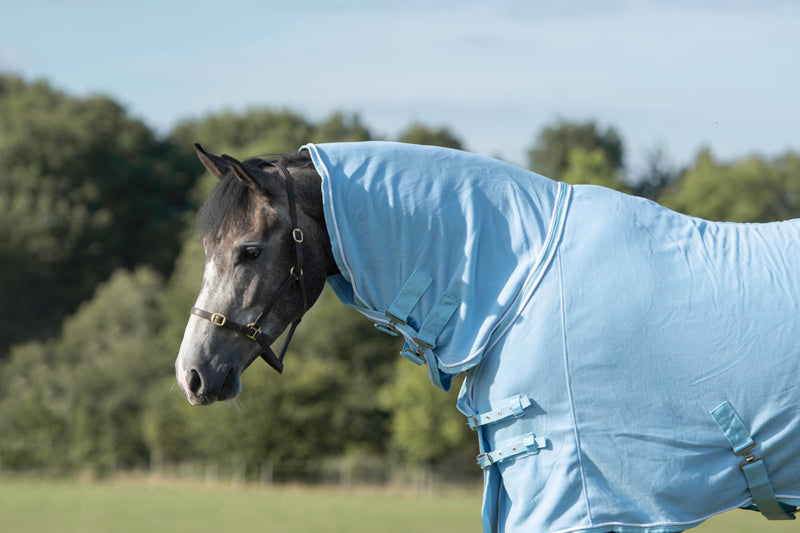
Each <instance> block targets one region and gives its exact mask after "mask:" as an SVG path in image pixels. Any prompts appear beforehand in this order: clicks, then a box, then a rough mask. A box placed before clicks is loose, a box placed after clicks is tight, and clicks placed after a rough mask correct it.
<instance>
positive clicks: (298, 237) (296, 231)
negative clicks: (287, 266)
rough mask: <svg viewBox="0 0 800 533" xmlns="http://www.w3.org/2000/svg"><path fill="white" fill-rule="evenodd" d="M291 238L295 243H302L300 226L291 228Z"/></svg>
mask: <svg viewBox="0 0 800 533" xmlns="http://www.w3.org/2000/svg"><path fill="white" fill-rule="evenodd" d="M292 239H294V242H296V243H297V244H302V242H303V239H304V235H303V230H301V229H300V228H294V229H293V230H292Z"/></svg>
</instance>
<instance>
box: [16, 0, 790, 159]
mask: <svg viewBox="0 0 800 533" xmlns="http://www.w3.org/2000/svg"><path fill="white" fill-rule="evenodd" d="M799 63H800V2H797V1H796V0H774V1H772V0H676V1H656V0H640V1H624V0H563V1H558V2H556V1H553V0H548V1H538V0H494V1H492V0H480V1H473V0H460V1H453V0H384V1H379V0H328V1H325V0H320V1H311V0H293V1H282V2H281V1H260V2H257V1H254V0H252V1H251V0H226V1H225V2H221V1H216V2H212V1H210V0H192V1H184V0H176V1H167V0H157V1H156V0H141V1H136V2H133V1H122V0H120V1H99V0H98V1H91V0H72V1H70V0H62V1H55V0H28V1H26V2H21V1H19V0H0V71H1V72H6V73H13V74H17V75H21V76H22V77H23V78H25V79H26V80H29V81H32V80H36V79H45V80H47V81H48V82H50V83H51V84H52V85H53V86H54V87H56V88H57V89H60V90H63V91H66V92H67V93H69V94H72V95H74V96H80V97H83V96H88V95H91V94H96V93H100V94H105V95H108V96H111V97H112V98H114V99H115V100H117V101H118V102H120V103H121V104H122V105H123V106H125V108H126V109H127V111H128V112H129V114H130V115H132V116H134V117H136V118H139V119H141V120H143V121H144V122H145V123H146V124H148V125H149V126H150V127H151V128H153V129H155V130H156V131H157V132H158V133H160V134H166V133H168V132H169V131H170V129H171V128H172V127H173V126H174V125H175V124H177V123H178V122H179V121H180V120H185V119H194V118H201V117H203V116H205V115H208V114H210V113H215V112H221V111H224V110H233V111H237V112H238V111H244V110H246V109H249V108H263V107H267V108H273V109H289V110H291V111H294V112H297V113H299V114H300V115H302V116H304V117H306V118H307V119H309V120H313V121H317V120H322V119H324V118H326V117H328V116H330V115H331V114H332V113H334V112H337V111H342V112H345V113H357V114H358V115H359V116H360V117H361V120H362V122H363V123H364V124H365V125H366V126H367V127H368V128H369V129H370V131H371V132H372V133H373V134H374V135H377V136H381V137H384V138H387V139H392V138H396V137H397V136H398V135H399V134H400V133H401V132H402V131H403V130H404V129H405V128H406V127H408V125H409V124H410V123H412V122H419V123H422V124H425V125H428V126H431V127H441V126H444V127H447V128H449V129H450V130H451V131H452V132H453V133H455V134H456V135H457V136H458V137H459V138H460V139H461V140H462V141H463V143H464V145H465V148H466V149H469V150H472V151H475V152H479V153H483V154H486V155H492V156H499V157H502V158H504V159H506V160H508V161H511V162H513V163H516V164H519V165H522V166H525V165H526V164H527V155H526V154H527V150H528V149H529V148H530V146H531V145H532V144H533V141H534V139H535V137H536V134H537V133H538V132H539V131H540V130H541V128H542V127H544V126H546V125H548V124H553V123H554V122H555V121H557V120H561V119H563V120H572V121H584V120H595V121H596V122H597V123H598V125H599V126H601V127H602V128H606V127H609V126H613V127H615V128H616V129H617V130H618V132H619V133H620V134H621V135H622V138H623V140H624V143H625V148H626V163H627V165H628V168H629V170H631V172H635V169H636V168H640V167H641V166H642V165H643V161H644V160H645V158H646V156H647V154H648V153H649V152H652V151H653V150H654V149H656V148H661V149H662V150H664V151H665V152H666V154H667V156H668V158H669V160H670V161H671V162H672V163H673V164H674V165H676V166H684V165H688V164H690V163H691V161H692V160H693V158H694V156H695V155H696V153H697V151H698V150H699V149H701V148H710V149H711V150H712V152H713V153H714V154H715V155H716V156H717V157H718V158H719V159H721V160H728V161H729V160H734V159H737V158H741V157H745V156H748V155H752V154H759V155H763V156H767V157H772V156H777V155H780V154H782V153H785V152H786V151H787V150H795V151H800V102H799V101H798V95H800V64H799ZM198 141H199V142H202V141H203V140H202V139H198ZM209 148H211V149H213V147H209Z"/></svg>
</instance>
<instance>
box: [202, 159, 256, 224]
mask: <svg viewBox="0 0 800 533" xmlns="http://www.w3.org/2000/svg"><path fill="white" fill-rule="evenodd" d="M256 198H257V196H256V194H255V193H254V192H253V191H251V190H250V188H248V187H247V186H246V185H245V184H244V183H242V182H241V181H239V180H238V179H237V178H236V176H235V175H234V174H233V172H228V174H227V175H225V177H224V178H222V179H221V180H220V181H219V183H217V185H216V186H215V187H214V189H213V190H212V191H211V194H209V195H208V198H206V201H205V202H204V203H203V205H202V207H200V210H199V211H198V213H197V218H196V219H195V229H196V230H197V231H198V232H199V233H200V235H209V234H211V235H215V234H219V233H220V232H221V231H227V230H228V229H231V230H235V229H240V228H243V227H244V226H245V225H246V224H247V220H248V215H249V214H250V213H251V212H252V211H253V206H254V202H255V201H256Z"/></svg>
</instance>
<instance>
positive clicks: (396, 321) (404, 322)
mask: <svg viewBox="0 0 800 533" xmlns="http://www.w3.org/2000/svg"><path fill="white" fill-rule="evenodd" d="M385 314H386V316H388V317H389V320H390V321H391V323H392V326H394V325H395V324H400V325H401V326H405V325H407V324H408V319H406V320H400V319H399V318H397V317H396V316H394V315H393V314H392V313H390V312H389V311H385Z"/></svg>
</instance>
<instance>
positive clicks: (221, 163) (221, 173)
mask: <svg viewBox="0 0 800 533" xmlns="http://www.w3.org/2000/svg"><path fill="white" fill-rule="evenodd" d="M194 151H195V152H197V157H198V158H200V162H201V163H203V166H204V167H206V170H208V171H209V172H211V174H212V175H213V176H214V177H215V178H217V179H218V180H221V179H222V178H224V177H225V174H227V173H228V171H229V170H230V167H229V166H228V164H227V163H225V160H223V159H222V158H221V157H218V156H215V155H212V154H209V153H208V152H206V151H205V150H203V147H202V146H200V143H194Z"/></svg>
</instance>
